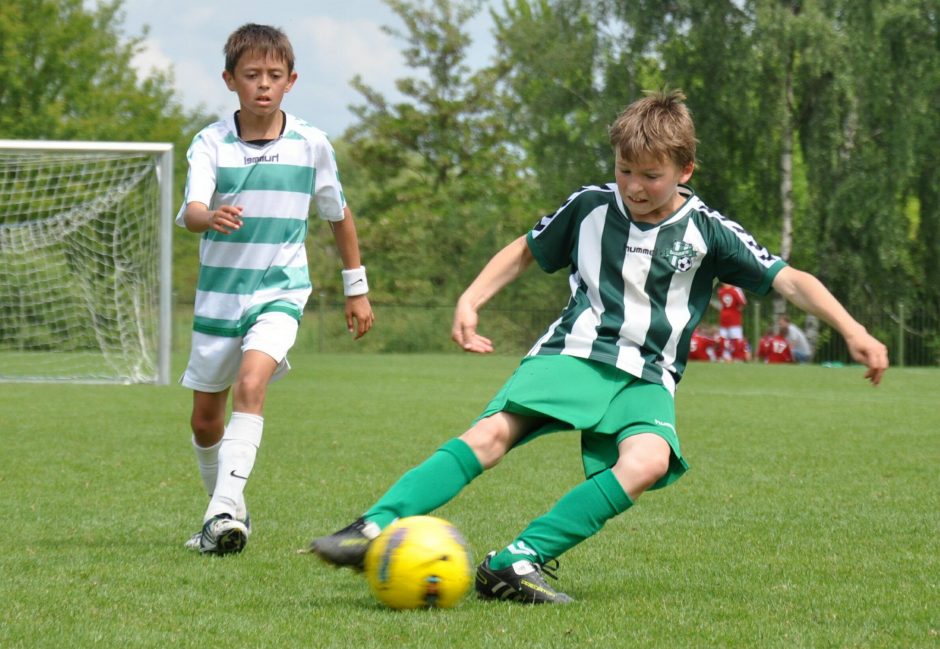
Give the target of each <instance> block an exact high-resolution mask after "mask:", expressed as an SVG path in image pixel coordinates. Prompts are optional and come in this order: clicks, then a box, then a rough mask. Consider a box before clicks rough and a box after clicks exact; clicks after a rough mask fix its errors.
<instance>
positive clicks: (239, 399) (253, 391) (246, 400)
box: [232, 374, 268, 412]
mask: <svg viewBox="0 0 940 649" xmlns="http://www.w3.org/2000/svg"><path fill="white" fill-rule="evenodd" d="M267 387H268V381H267V378H262V377H259V376H255V375H253V374H246V375H245V376H239V377H238V380H237V381H236V382H235V387H234V391H233V394H232V401H233V403H232V405H233V407H234V409H235V410H238V411H239V412H260V410H261V407H262V406H263V405H264V395H265V392H266V391H267Z"/></svg>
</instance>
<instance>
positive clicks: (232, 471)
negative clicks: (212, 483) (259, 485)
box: [229, 469, 248, 480]
mask: <svg viewBox="0 0 940 649" xmlns="http://www.w3.org/2000/svg"><path fill="white" fill-rule="evenodd" d="M229 475H230V476H232V477H233V478H238V479H239V480H247V479H248V476H246V475H238V474H237V473H235V469H232V470H231V471H229Z"/></svg>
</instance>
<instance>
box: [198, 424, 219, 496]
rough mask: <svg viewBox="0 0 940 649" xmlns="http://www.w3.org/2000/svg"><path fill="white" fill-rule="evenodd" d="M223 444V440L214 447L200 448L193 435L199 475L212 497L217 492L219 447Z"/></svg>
mask: <svg viewBox="0 0 940 649" xmlns="http://www.w3.org/2000/svg"><path fill="white" fill-rule="evenodd" d="M221 444H222V440H219V441H218V442H216V443H215V444H213V445H212V446H199V444H197V443H196V436H195V435H193V449H194V450H195V451H196V462H198V463H199V475H200V476H201V477H202V484H203V485H204V486H205V488H206V493H207V494H209V496H210V497H211V496H212V492H213V491H215V479H216V475H217V474H218V473H219V446H220V445H221Z"/></svg>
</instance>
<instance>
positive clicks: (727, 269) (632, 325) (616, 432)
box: [309, 91, 888, 603]
mask: <svg viewBox="0 0 940 649" xmlns="http://www.w3.org/2000/svg"><path fill="white" fill-rule="evenodd" d="M683 100H684V97H683V95H682V94H681V93H680V92H678V91H676V92H671V93H653V94H651V95H650V96H648V97H645V98H643V99H640V100H638V101H636V102H634V103H633V104H631V105H630V106H628V107H627V108H626V110H625V111H624V112H623V113H621V115H620V116H619V117H618V118H617V120H616V121H615V123H614V124H613V125H612V126H611V128H610V132H609V135H610V143H611V146H612V148H613V154H614V155H613V157H614V165H615V169H614V180H615V182H612V183H608V184H605V185H597V186H589V187H582V188H581V189H580V190H578V191H576V192H575V193H574V194H572V195H571V196H570V197H569V198H568V200H567V202H565V204H564V205H562V206H561V207H560V208H558V210H556V211H555V212H554V213H552V214H549V215H548V216H545V217H544V218H542V219H541V220H540V221H539V222H538V223H536V224H535V226H534V227H533V228H532V229H531V230H530V231H529V232H528V233H527V234H525V235H523V236H521V237H519V238H518V239H516V240H515V241H513V242H512V243H510V244H509V245H508V246H506V247H505V248H503V249H502V250H501V251H499V252H498V253H497V254H496V255H495V256H494V257H493V258H492V259H491V260H490V261H489V263H488V264H487V265H486V266H485V267H484V268H483V270H482V271H481V272H480V274H479V275H478V276H477V278H476V279H475V280H474V281H473V282H472V283H471V285H470V286H469V287H468V288H467V290H466V291H465V292H464V293H463V295H462V296H461V297H460V299H459V300H458V302H457V307H456V310H455V314H454V324H453V329H452V337H453V339H454V340H455V341H456V342H457V343H458V344H459V345H460V346H461V347H462V348H463V349H465V350H466V351H469V352H477V353H486V352H490V351H492V350H493V344H492V342H491V341H490V340H489V339H487V338H485V337H484V336H481V335H480V334H479V333H477V323H478V311H479V310H480V308H481V307H482V306H483V305H484V304H486V302H487V301H488V300H489V299H490V298H492V297H493V296H494V295H495V294H496V293H497V292H498V291H499V290H500V289H502V288H503V287H505V286H506V285H507V284H509V283H510V282H511V281H513V280H515V279H516V278H517V277H519V276H520V275H521V274H522V273H523V271H525V270H526V269H527V268H528V267H529V266H530V265H531V264H532V262H533V261H535V262H537V263H538V265H539V266H540V267H541V268H542V270H544V271H546V272H549V273H552V272H555V271H558V270H562V269H565V270H567V271H568V284H569V286H570V289H571V296H570V298H569V300H568V303H567V305H566V306H565V308H564V310H563V311H562V313H561V316H560V317H559V318H558V320H556V321H555V322H553V323H552V324H551V325H549V327H548V329H547V330H546V331H545V332H544V334H543V335H542V336H540V337H539V338H538V340H537V341H536V342H535V345H534V346H533V347H532V349H531V350H530V351H529V353H528V354H527V356H526V357H525V358H524V359H523V360H522V362H521V364H520V365H519V367H518V368H517V370H516V372H515V373H514V374H513V375H512V376H511V377H510V378H509V380H508V381H507V382H506V383H505V385H504V386H503V387H502V389H501V390H500V391H499V392H498V393H497V395H496V396H495V397H494V398H493V399H492V400H491V401H490V403H489V404H488V405H487V406H486V407H485V408H484V410H483V412H482V414H481V415H480V416H479V417H478V418H477V419H476V421H474V422H473V424H472V425H471V426H470V428H469V429H468V430H467V431H466V432H464V433H463V434H462V435H460V436H459V437H456V438H454V439H451V440H449V441H447V442H446V443H445V444H444V445H443V446H441V447H440V449H438V450H437V452H435V453H434V454H432V455H431V456H430V457H429V458H427V459H426V460H425V461H424V462H423V463H421V464H419V465H418V466H416V467H414V468H413V469H412V470H410V471H408V472H407V473H405V474H404V475H403V476H402V477H401V478H400V479H399V480H398V481H397V482H396V483H395V484H394V485H392V487H391V488H390V489H389V490H388V491H387V492H386V493H385V494H384V495H383V496H382V497H381V498H380V499H379V500H378V501H377V502H376V503H375V504H373V505H372V507H370V508H369V509H367V510H366V511H365V513H364V514H363V515H362V517H361V518H359V519H358V520H356V521H354V522H353V523H352V524H350V525H348V526H347V527H345V528H343V529H341V530H339V531H338V532H336V533H334V534H331V535H328V536H323V537H320V538H317V539H314V540H313V541H312V542H311V543H310V548H309V550H310V552H312V553H315V554H317V555H319V556H320V557H321V558H322V559H324V560H325V561H327V562H329V563H332V564H334V565H344V566H351V567H354V568H356V567H361V565H362V556H363V555H364V553H365V549H366V548H367V547H368V545H369V543H370V541H371V539H373V538H375V536H376V535H377V534H378V532H379V531H380V530H381V529H383V528H385V527H386V526H388V525H389V524H390V523H391V522H392V521H394V520H395V519H397V518H402V517H405V516H415V515H421V514H426V513H429V512H431V511H433V510H434V509H436V508H437V507H440V506H441V505H443V504H445V503H447V502H448V501H450V500H451V499H452V498H454V497H455V496H456V495H457V494H458V493H459V492H460V491H461V490H462V489H463V488H464V487H465V486H466V485H467V484H469V482H470V481H471V480H473V479H474V478H475V477H476V476H478V475H480V473H482V472H483V470H485V469H489V468H491V467H493V466H494V465H496V464H497V463H498V462H499V461H500V459H501V458H502V457H503V456H504V455H505V454H506V453H507V452H509V451H510V450H511V449H513V448H515V447H516V446H518V445H520V444H523V443H526V442H528V441H530V440H532V439H534V438H535V437H537V436H539V435H541V434H544V433H550V432H553V431H559V430H570V429H574V430H580V431H581V454H582V463H583V466H584V472H585V475H586V478H587V480H586V481H585V482H583V483H581V484H579V485H577V486H576V487H574V488H573V489H572V490H571V491H569V492H568V493H567V494H565V495H564V496H563V497H562V498H561V499H560V500H559V501H558V502H557V503H556V504H555V505H554V506H553V507H552V508H551V509H550V510H549V511H548V512H546V513H545V514H544V515H542V516H540V517H538V518H536V519H535V520H534V521H532V522H531V523H530V524H529V525H528V526H527V527H526V528H525V529H524V530H523V531H522V532H521V533H520V534H518V535H517V536H516V537H515V538H514V539H513V540H512V541H511V542H510V543H509V544H508V545H507V546H505V547H504V548H503V549H502V550H501V551H499V552H492V553H490V554H489V555H487V557H486V558H485V559H484V561H483V562H482V563H481V564H480V566H479V567H478V568H477V574H476V590H477V593H478V594H479V595H480V596H481V597H483V598H488V599H510V600H515V601H522V602H526V603H543V602H544V603H567V602H570V601H571V599H572V598H571V597H570V596H569V595H567V594H565V593H562V592H559V591H556V590H555V589H554V588H553V587H552V586H550V585H549V584H548V583H547V582H546V581H545V579H543V576H542V575H543V572H546V571H545V568H546V564H549V563H554V562H555V560H556V559H557V558H558V557H559V556H560V555H561V554H562V553H563V552H565V551H567V550H569V549H571V548H572V547H574V546H575V545H577V544H578V543H580V542H581V541H584V540H585V539H587V538H589V537H591V536H593V535H594V534H596V533H597V532H598V531H599V530H600V529H601V528H602V527H603V525H604V523H605V522H606V521H608V520H609V519H611V518H612V517H614V516H617V515H618V514H621V513H623V512H625V511H626V510H627V509H628V508H630V507H631V506H632V505H633V504H634V503H635V502H636V500H637V498H639V497H640V495H641V494H642V493H644V492H645V491H647V490H649V489H657V488H660V487H664V486H666V485H668V484H671V483H672V482H674V481H675V480H677V479H678V478H679V477H680V476H681V475H682V474H683V473H684V472H685V471H686V469H687V468H688V467H687V464H686V461H685V459H684V458H683V456H682V452H681V450H680V446H679V437H678V435H677V433H676V418H675V405H674V394H675V389H676V384H677V383H678V382H679V380H680V378H681V377H682V373H683V370H684V369H685V365H686V358H687V356H688V352H689V341H690V340H691V337H692V332H693V330H694V329H695V326H696V324H698V322H699V320H700V319H701V318H702V315H703V314H704V313H705V311H706V310H707V308H708V304H709V300H710V298H711V295H712V291H713V287H714V284H715V282H716V281H722V282H728V283H731V284H735V285H737V286H741V287H743V288H746V289H748V290H750V291H753V292H755V293H759V294H766V293H768V292H769V291H770V289H771V288H773V289H775V290H776V291H778V292H779V293H780V294H782V295H783V296H784V297H786V298H787V299H788V300H790V301H791V302H792V303H794V304H795V305H796V306H798V307H800V308H802V309H805V310H807V311H809V312H811V313H814V314H815V315H817V316H818V317H820V318H822V319H823V320H825V321H827V322H828V323H829V324H831V325H832V326H833V328H834V329H835V330H836V331H838V332H839V333H840V334H842V336H844V337H845V340H846V343H847V344H848V348H849V351H850V353H851V354H852V357H853V358H855V359H856V360H857V361H859V362H861V363H864V364H865V365H866V366H867V372H866V377H867V378H868V379H870V380H871V382H872V383H873V384H876V385H877V384H878V383H879V381H880V380H881V377H882V374H883V373H884V371H885V369H886V368H887V366H888V357H887V350H886V348H885V346H884V345H883V344H881V343H880V342H879V341H878V340H876V339H875V338H873V337H872V336H870V335H869V334H868V333H867V332H866V331H865V328H864V327H862V325H860V324H859V323H858V322H856V321H855V320H854V319H853V318H852V317H851V316H850V315H849V314H848V313H847V312H846V310H845V309H844V308H843V307H842V305H841V304H840V303H839V302H838V301H837V300H836V299H835V298H834V297H833V296H832V294H831V293H830V292H829V291H828V290H827V289H826V288H825V287H824V286H823V285H822V284H821V283H820V282H819V281H818V280H817V279H816V278H815V277H813V276H812V275H810V274H809V273H805V272H802V271H799V270H796V269H794V268H792V267H790V266H788V265H787V264H786V263H785V262H784V261H783V260H782V259H780V258H779V257H777V256H775V255H772V254H771V253H769V252H768V251H767V250H766V249H765V248H763V247H762V246H760V245H759V244H758V243H757V242H756V241H755V240H754V239H753V238H752V237H751V236H750V235H749V234H748V233H747V232H746V231H745V230H744V229H743V228H742V227H741V226H740V225H738V224H737V223H734V222H733V221H730V220H728V219H727V218H725V217H723V216H722V215H721V214H719V213H718V212H716V211H714V210H712V209H710V208H709V207H707V206H706V205H705V203H703V202H702V200H701V199H700V198H699V197H698V196H696V195H695V193H694V192H693V191H692V189H691V188H690V187H689V186H688V185H686V184H685V183H687V182H688V181H689V179H690V178H691V177H692V172H693V170H694V167H695V148H696V138H695V128H694V125H693V122H692V118H691V115H690V114H689V112H688V110H687V108H686V106H685V103H684V101H683ZM520 498H521V499H523V500H524V499H525V495H524V494H523V493H512V494H507V495H506V501H507V502H514V501H518V500H519V499H520ZM452 511H453V510H452ZM547 574H551V573H550V570H549V571H548V573H547Z"/></svg>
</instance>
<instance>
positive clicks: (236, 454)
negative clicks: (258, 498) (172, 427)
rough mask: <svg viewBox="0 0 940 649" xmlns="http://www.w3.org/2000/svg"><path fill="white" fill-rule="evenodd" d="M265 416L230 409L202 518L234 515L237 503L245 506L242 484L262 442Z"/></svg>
mask: <svg viewBox="0 0 940 649" xmlns="http://www.w3.org/2000/svg"><path fill="white" fill-rule="evenodd" d="M263 429H264V418H263V417H259V416H258V415H249V414H247V413H244V412H233V413H232V417H231V419H229V422H228V426H226V427H225V434H224V435H223V436H222V441H221V442H220V443H219V465H218V467H219V468H218V474H217V476H216V480H215V489H214V490H213V492H212V499H211V500H210V501H209V507H208V508H207V509H206V515H205V516H204V518H203V520H206V521H207V520H209V519H210V518H212V517H213V516H218V515H219V514H228V515H229V516H231V517H232V518H237V517H238V514H239V513H240V512H239V511H238V506H239V504H241V506H242V508H244V502H245V501H244V499H245V495H244V493H245V485H246V483H247V482H248V477H249V476H250V475H251V469H252V467H254V465H255V456H256V455H257V453H258V447H259V446H260V445H261V433H262V431H263Z"/></svg>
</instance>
